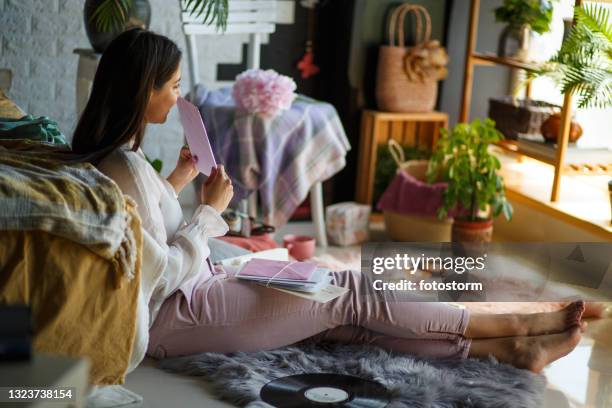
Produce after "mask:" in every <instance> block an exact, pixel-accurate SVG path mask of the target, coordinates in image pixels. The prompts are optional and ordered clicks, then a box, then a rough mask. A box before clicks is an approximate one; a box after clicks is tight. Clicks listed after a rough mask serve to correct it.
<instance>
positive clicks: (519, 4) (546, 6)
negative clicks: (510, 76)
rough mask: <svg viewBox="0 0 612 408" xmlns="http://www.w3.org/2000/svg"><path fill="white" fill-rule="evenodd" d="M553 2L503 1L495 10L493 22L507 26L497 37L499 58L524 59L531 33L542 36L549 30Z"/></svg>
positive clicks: (534, 0) (529, 0) (544, 0)
mask: <svg viewBox="0 0 612 408" xmlns="http://www.w3.org/2000/svg"><path fill="white" fill-rule="evenodd" d="M552 1H553V0H504V3H503V5H501V6H500V7H497V8H496V9H495V21H497V22H502V23H506V24H507V26H506V28H504V30H503V31H502V33H501V35H500V37H499V45H498V50H497V53H498V55H499V56H500V57H513V58H517V59H525V58H526V57H527V50H528V48H529V39H530V37H531V31H535V32H536V33H538V34H543V33H545V32H547V31H548V30H550V22H551V21H552V11H553V5H552Z"/></svg>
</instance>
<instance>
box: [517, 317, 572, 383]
mask: <svg viewBox="0 0 612 408" xmlns="http://www.w3.org/2000/svg"><path fill="white" fill-rule="evenodd" d="M579 341H580V329H579V328H578V327H574V328H572V329H569V330H567V331H564V332H563V333H557V334H547V335H544V336H534V337H518V338H516V339H515V342H514V344H513V350H512V354H514V356H515V357H514V358H513V359H512V360H511V361H509V362H510V364H512V365H514V366H515V367H518V368H525V369H528V370H530V371H533V372H534V373H540V372H542V370H543V369H544V367H546V366H547V365H548V364H550V363H552V362H553V361H555V360H558V359H560V358H561V357H564V356H566V355H568V354H569V353H570V352H571V351H572V350H573V349H574V348H576V346H577V345H578V342H579Z"/></svg>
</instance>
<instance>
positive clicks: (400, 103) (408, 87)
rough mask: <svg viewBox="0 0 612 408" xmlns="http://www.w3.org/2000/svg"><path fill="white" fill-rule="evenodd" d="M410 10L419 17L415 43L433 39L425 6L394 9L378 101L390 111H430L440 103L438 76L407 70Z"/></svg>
mask: <svg viewBox="0 0 612 408" xmlns="http://www.w3.org/2000/svg"><path fill="white" fill-rule="evenodd" d="M407 13H412V14H414V16H415V18H416V25H415V27H416V28H415V30H416V45H415V47H420V46H423V45H425V44H427V43H429V39H430V36H431V20H430V17H429V13H428V12H427V10H426V9H425V8H424V7H422V6H417V5H412V4H403V5H401V6H399V7H397V8H395V9H394V10H393V11H392V12H391V15H390V17H389V22H388V34H389V45H384V46H381V47H380V51H379V55H378V69H377V74H376V75H377V77H376V102H377V104H378V108H379V109H380V110H382V111H387V112H429V111H432V110H433V109H434V106H435V104H436V98H437V96H438V78H434V77H430V78H425V80H420V79H410V78H409V76H408V75H407V73H406V66H405V57H406V55H407V52H408V50H409V49H410V48H413V47H405V46H404V18H405V16H406V14H407ZM423 19H424V20H425V24H424V25H423ZM396 38H397V45H395V39H396Z"/></svg>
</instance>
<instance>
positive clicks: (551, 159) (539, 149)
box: [496, 139, 612, 175]
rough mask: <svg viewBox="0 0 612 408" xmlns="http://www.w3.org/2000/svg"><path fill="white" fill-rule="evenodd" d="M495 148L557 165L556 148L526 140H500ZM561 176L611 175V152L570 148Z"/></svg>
mask: <svg viewBox="0 0 612 408" xmlns="http://www.w3.org/2000/svg"><path fill="white" fill-rule="evenodd" d="M496 146H498V147H500V148H502V149H504V150H506V151H509V152H512V153H517V154H520V155H523V156H526V157H530V158H532V159H535V160H538V161H541V162H543V163H547V164H550V165H552V166H555V165H556V164H557V158H556V155H557V147H556V146H555V145H553V144H545V143H540V142H533V141H528V140H520V139H519V140H502V141H501V142H498V143H496ZM562 170H563V174H580V175H603V174H610V175H612V152H610V150H607V149H579V148H576V147H570V148H568V151H567V157H566V160H565V163H564V166H563V169H562Z"/></svg>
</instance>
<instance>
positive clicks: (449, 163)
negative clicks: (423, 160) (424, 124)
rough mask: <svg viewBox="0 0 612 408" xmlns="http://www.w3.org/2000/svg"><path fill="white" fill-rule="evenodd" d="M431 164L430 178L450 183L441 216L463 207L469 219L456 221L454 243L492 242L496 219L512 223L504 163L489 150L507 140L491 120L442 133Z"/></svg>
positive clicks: (439, 214)
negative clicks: (502, 170)
mask: <svg viewBox="0 0 612 408" xmlns="http://www.w3.org/2000/svg"><path fill="white" fill-rule="evenodd" d="M441 133H442V137H441V138H440V139H439V140H438V142H437V143H436V147H435V149H434V152H433V155H432V157H431V159H430V161H429V167H428V170H427V177H428V180H429V181H430V182H434V181H437V180H440V181H445V182H447V183H448V187H447V189H446V190H445V191H444V195H443V201H442V206H441V207H440V208H439V210H438V216H439V217H440V218H445V217H446V216H447V215H448V212H449V211H450V210H451V209H453V208H456V207H457V206H460V207H461V208H463V209H465V214H466V215H465V216H461V217H455V221H454V223H453V231H452V239H453V241H480V242H488V241H490V240H491V235H492V231H493V220H492V217H494V216H498V215H500V214H503V215H504V216H505V218H506V219H507V220H510V219H512V212H513V210H512V205H511V204H510V203H509V202H508V200H507V199H506V194H505V189H504V181H503V178H502V176H501V175H500V174H499V169H500V168H501V163H500V162H499V160H498V159H497V157H495V156H494V155H493V154H491V153H490V152H489V150H488V148H489V145H490V144H491V143H495V142H498V141H500V140H502V139H503V138H504V136H503V135H502V134H501V133H500V132H499V131H498V130H497V129H496V128H495V122H493V121H492V120H491V119H485V120H484V121H481V120H479V119H476V120H474V121H473V122H472V123H469V124H467V123H459V124H457V125H456V126H455V127H454V128H453V129H451V130H450V131H446V130H445V129H442V130H441Z"/></svg>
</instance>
